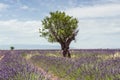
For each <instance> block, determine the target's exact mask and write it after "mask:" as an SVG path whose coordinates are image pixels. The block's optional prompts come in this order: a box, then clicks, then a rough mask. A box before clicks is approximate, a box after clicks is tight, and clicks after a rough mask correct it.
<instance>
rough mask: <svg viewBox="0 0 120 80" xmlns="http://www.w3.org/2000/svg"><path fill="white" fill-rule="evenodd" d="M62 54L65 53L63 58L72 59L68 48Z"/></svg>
mask: <svg viewBox="0 0 120 80" xmlns="http://www.w3.org/2000/svg"><path fill="white" fill-rule="evenodd" d="M62 53H63V57H68V58H71V54H70V52H69V49H68V48H64V49H63V52H62Z"/></svg>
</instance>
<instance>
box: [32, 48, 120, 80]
mask: <svg viewBox="0 0 120 80" xmlns="http://www.w3.org/2000/svg"><path fill="white" fill-rule="evenodd" d="M71 52H73V53H72V54H73V55H75V56H79V57H77V58H71V59H68V58H63V57H54V56H45V55H40V56H38V55H37V56H33V57H32V58H31V60H33V62H34V63H36V64H39V65H40V66H41V67H42V68H44V69H46V70H48V71H52V72H53V73H54V74H55V75H57V76H59V77H60V78H62V79H63V80H64V79H65V80H68V79H69V80H70V79H72V80H120V57H116V58H110V59H104V57H98V56H110V55H113V54H115V53H116V51H115V50H114V51H113V50H112V51H111V52H110V51H106V50H105V51H83V50H82V51H81V52H79V53H78V52H77V53H75V52H74V51H71ZM102 52H103V53H102ZM53 54H54V53H53ZM81 56H82V57H81Z"/></svg>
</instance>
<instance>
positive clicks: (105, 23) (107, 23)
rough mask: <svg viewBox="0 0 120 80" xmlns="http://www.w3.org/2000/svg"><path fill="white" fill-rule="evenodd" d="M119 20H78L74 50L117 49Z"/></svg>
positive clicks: (119, 35)
mask: <svg viewBox="0 0 120 80" xmlns="http://www.w3.org/2000/svg"><path fill="white" fill-rule="evenodd" d="M119 40H120V19H89V20H86V19H85V20H79V34H78V36H77V42H76V43H72V45H73V46H74V47H76V48H119V47H120V43H119Z"/></svg>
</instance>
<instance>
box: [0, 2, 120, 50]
mask: <svg viewBox="0 0 120 80" xmlns="http://www.w3.org/2000/svg"><path fill="white" fill-rule="evenodd" d="M56 10H59V11H65V12H66V13H67V14H68V15H70V16H73V17H76V18H77V19H78V20H79V33H78V36H77V37H76V38H77V39H76V42H74V41H73V42H72V44H71V47H74V48H120V0H0V45H14V44H24V45H30V44H32V45H36V44H37V45H58V44H51V43H48V42H47V40H45V39H44V38H41V37H39V28H40V27H41V26H42V25H41V20H42V19H43V18H44V17H45V16H48V15H49V12H51V11H56Z"/></svg>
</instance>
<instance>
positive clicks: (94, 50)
mask: <svg viewBox="0 0 120 80" xmlns="http://www.w3.org/2000/svg"><path fill="white" fill-rule="evenodd" d="M9 52H11V51H10V50H0V53H9ZM14 52H15V53H31V52H38V53H56V52H57V53H58V52H59V53H61V52H62V51H61V50H59V49H50V50H49V49H48V50H37V49H36V50H14ZM70 52H72V53H73V52H74V53H103V54H104V53H115V52H120V49H70Z"/></svg>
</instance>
